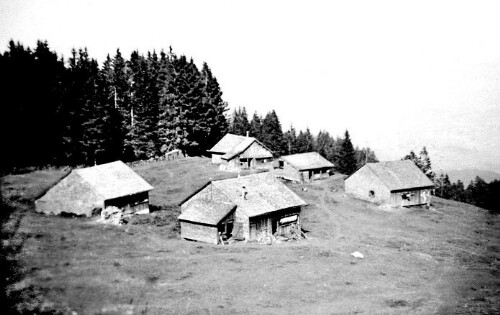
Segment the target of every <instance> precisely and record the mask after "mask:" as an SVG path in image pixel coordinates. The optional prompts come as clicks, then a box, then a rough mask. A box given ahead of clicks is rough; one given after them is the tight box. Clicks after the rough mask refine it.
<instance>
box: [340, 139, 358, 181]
mask: <svg viewBox="0 0 500 315" xmlns="http://www.w3.org/2000/svg"><path fill="white" fill-rule="evenodd" d="M339 155H340V160H339V163H338V166H337V169H338V171H339V172H341V173H342V174H345V175H351V174H352V173H354V172H355V171H356V169H357V162H356V153H355V151H354V147H353V145H352V142H351V138H350V136H349V131H347V130H346V131H345V135H344V139H343V140H342V145H341V148H340V154H339Z"/></svg>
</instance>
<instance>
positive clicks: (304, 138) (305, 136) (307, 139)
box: [297, 127, 314, 153]
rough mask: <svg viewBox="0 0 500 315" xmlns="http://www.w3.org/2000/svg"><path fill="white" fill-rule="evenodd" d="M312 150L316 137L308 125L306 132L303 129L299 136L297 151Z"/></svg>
mask: <svg viewBox="0 0 500 315" xmlns="http://www.w3.org/2000/svg"><path fill="white" fill-rule="evenodd" d="M312 151H314V137H313V135H312V133H311V131H310V130H309V127H308V128H306V131H305V132H303V131H302V130H301V131H300V132H299V135H298V136H297V153H305V152H312Z"/></svg>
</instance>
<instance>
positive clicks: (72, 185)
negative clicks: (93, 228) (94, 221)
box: [35, 161, 153, 217]
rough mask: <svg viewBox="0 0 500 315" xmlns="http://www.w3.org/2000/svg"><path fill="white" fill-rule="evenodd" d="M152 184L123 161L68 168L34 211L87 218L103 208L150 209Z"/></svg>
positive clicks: (131, 210) (37, 201) (124, 209)
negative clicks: (64, 175) (66, 172)
mask: <svg viewBox="0 0 500 315" xmlns="http://www.w3.org/2000/svg"><path fill="white" fill-rule="evenodd" d="M152 189H153V187H152V186H151V185H150V184H148V183H147V182H146V181H145V180H144V179H143V178H142V177H140V176H139V175H138V174H137V173H135V172H134V171H133V170H132V169H131V168H130V167H128V166H127V165H126V164H125V163H123V162H122V161H115V162H111V163H106V164H101V165H96V166H92V167H87V168H81V169H76V170H73V171H71V172H70V173H69V174H68V175H67V176H66V177H65V178H63V179H62V180H61V181H60V182H59V183H57V184H56V185H55V186H54V187H52V188H51V189H49V190H48V191H47V192H46V193H45V194H44V195H43V196H42V197H41V198H39V199H38V200H36V201H35V210H36V211H37V212H42V213H46V214H62V213H66V214H74V215H78V216H87V217H90V216H92V215H93V214H97V213H98V212H99V211H100V210H102V209H105V208H106V207H110V206H115V207H117V208H120V209H122V210H123V211H125V212H130V213H135V212H138V211H144V210H146V211H148V210H149V191H151V190H152Z"/></svg>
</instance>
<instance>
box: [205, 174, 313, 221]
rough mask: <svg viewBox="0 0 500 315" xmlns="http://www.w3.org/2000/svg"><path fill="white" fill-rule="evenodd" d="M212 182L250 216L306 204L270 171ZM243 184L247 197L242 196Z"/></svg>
mask: <svg viewBox="0 0 500 315" xmlns="http://www.w3.org/2000/svg"><path fill="white" fill-rule="evenodd" d="M212 184H213V185H214V186H215V187H216V188H218V189H219V190H221V191H222V192H223V193H224V194H225V195H226V196H227V197H228V198H229V199H230V200H231V201H232V202H233V203H235V204H236V205H237V206H238V209H241V210H242V211H243V212H245V213H246V214H247V215H248V216H250V217H254V216H258V215H262V214H266V213H269V212H274V211H277V210H281V209H286V208H291V207H298V206H304V205H306V202H305V201H304V200H302V199H301V198H300V197H299V196H297V195H296V194H295V193H294V192H293V191H292V190H291V189H290V188H288V187H287V186H286V185H285V184H283V183H282V182H280V181H279V180H277V179H276V178H275V177H274V176H271V175H269V174H268V173H260V174H253V175H248V176H242V177H237V178H231V179H225V180H219V181H214V182H212ZM243 186H244V187H245V191H246V192H247V194H246V199H243V198H242V196H241V195H242V194H241V193H242V187H243Z"/></svg>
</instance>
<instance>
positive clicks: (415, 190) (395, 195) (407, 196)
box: [345, 160, 434, 207]
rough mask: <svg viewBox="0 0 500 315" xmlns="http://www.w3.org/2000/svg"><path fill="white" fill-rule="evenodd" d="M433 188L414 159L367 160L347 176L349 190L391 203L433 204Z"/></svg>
mask: <svg viewBox="0 0 500 315" xmlns="http://www.w3.org/2000/svg"><path fill="white" fill-rule="evenodd" d="M433 188H434V183H433V182H432V181H431V180H430V179H429V178H428V177H427V176H426V175H425V174H424V173H423V172H422V171H421V170H420V169H419V168H418V167H417V166H416V165H415V163H413V162H412V161H410V160H403V161H391V162H380V163H367V164H365V165H364V166H363V167H362V168H360V169H359V170H358V171H356V172H355V173H354V174H352V175H351V176H349V177H348V178H347V179H346V180H345V192H346V194H349V195H351V196H353V197H355V198H358V199H362V200H366V201H370V202H374V203H379V204H389V205H391V206H405V207H406V206H415V205H421V204H427V205H429V204H430V198H431V195H430V191H431V189H433Z"/></svg>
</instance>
